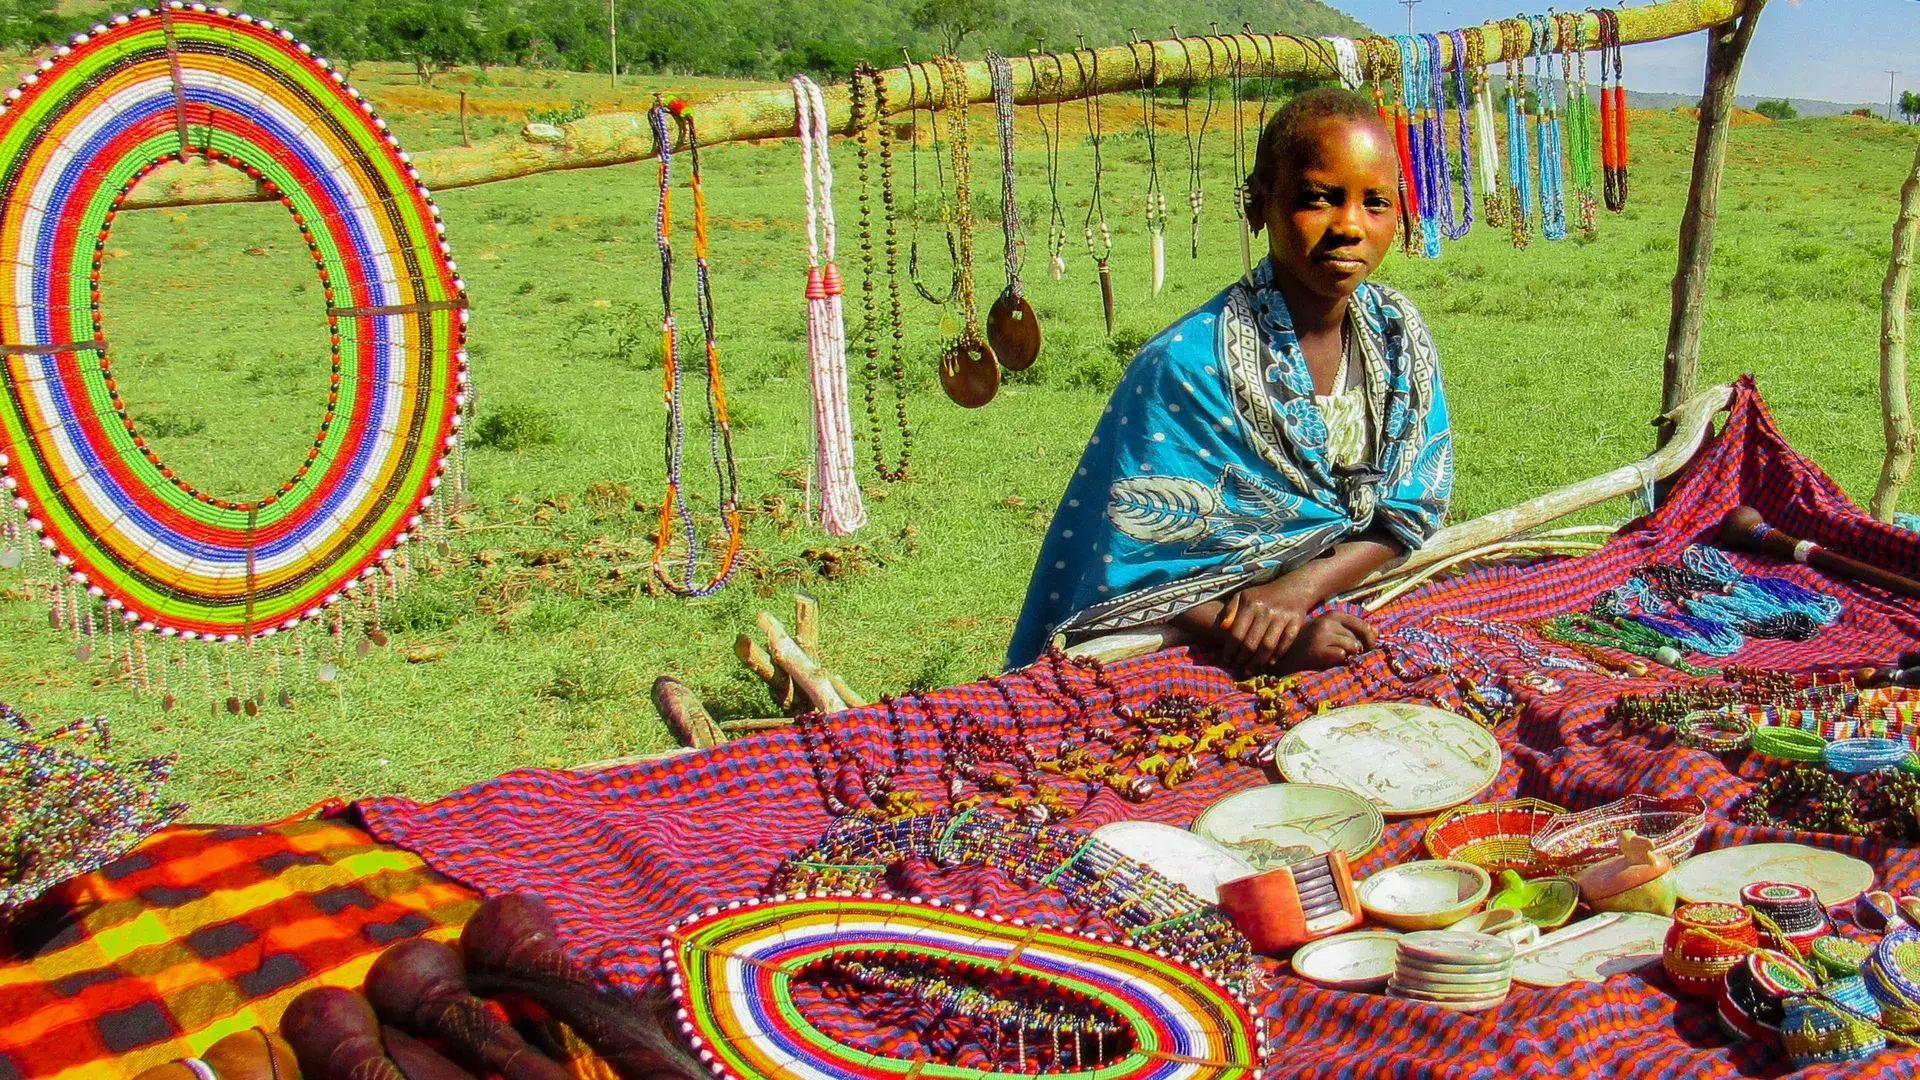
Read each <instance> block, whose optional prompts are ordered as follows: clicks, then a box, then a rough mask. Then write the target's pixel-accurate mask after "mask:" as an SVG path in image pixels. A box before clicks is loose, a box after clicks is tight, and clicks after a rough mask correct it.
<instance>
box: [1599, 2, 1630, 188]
mask: <svg viewBox="0 0 1920 1080" xmlns="http://www.w3.org/2000/svg"><path fill="white" fill-rule="evenodd" d="M1593 14H1594V17H1595V18H1596V19H1598V20H1599V23H1600V170H1601V173H1602V177H1601V180H1602V186H1603V187H1604V189H1605V190H1604V192H1603V194H1604V195H1605V197H1606V201H1607V209H1608V210H1611V211H1613V212H1615V213H1619V212H1620V211H1621V210H1624V209H1626V206H1627V84H1626V83H1625V82H1624V81H1623V80H1622V78H1621V73H1620V69H1621V63H1622V55H1623V50H1622V49H1621V47H1620V16H1619V15H1618V14H1617V13H1615V12H1612V11H1608V10H1606V9H1604V8H1602V9H1599V10H1596V11H1594V13H1593ZM1609 52H1611V53H1612V54H1613V86H1612V87H1611V88H1609V87H1608V86H1607V54H1608V53H1609Z"/></svg>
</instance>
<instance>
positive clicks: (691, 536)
mask: <svg viewBox="0 0 1920 1080" xmlns="http://www.w3.org/2000/svg"><path fill="white" fill-rule="evenodd" d="M670 108H671V111H672V112H673V114H674V116H675V118H676V119H677V120H678V122H679V128H680V134H681V135H683V136H684V137H685V138H686V142H687V147H688V156H689V157H690V158H691V160H692V163H693V254H694V295H695V299H694V303H695V306H696V307H698V308H699V311H700V327H701V330H702V332H703V333H704V336H705V338H706V357H707V437H708V450H709V452H710V454H711V455H712V458H713V471H714V476H715V478H716V479H717V481H718V483H719V490H720V515H721V520H722V522H723V523H724V525H725V528H726V533H727V549H726V552H725V554H723V555H722V556H721V557H720V562H719V565H717V566H716V567H715V568H714V572H713V577H711V578H710V579H708V580H707V581H705V582H699V581H698V580H697V578H698V574H699V565H700V534H699V530H698V529H697V528H696V527H695V525H694V520H693V509H692V508H691V507H690V506H688V505H687V499H686V496H685V493H684V491H683V490H682V487H681V476H680V467H681V462H682V450H683V447H684V445H685V440H686V424H685V421H684V419H683V413H682V411H681V400H680V382H681V379H680V334H679V329H678V327H677V326H676V325H675V324H674V320H673V243H672V230H673V209H672V196H673V145H674V136H673V134H671V133H670V132H668V130H667V115H668V112H669V109H670ZM647 120H648V123H649V124H651V126H652V128H653V138H654V145H655V147H656V148H657V150H658V152H659V157H660V201H659V205H658V208H657V209H656V210H655V212H654V218H653V235H654V243H655V245H656V246H657V247H658V248H659V251H660V304H661V316H660V333H661V337H662V342H663V345H664V348H663V350H662V352H663V355H664V357H665V363H664V364H663V365H662V366H663V367H664V369H665V374H664V380H665V384H666V385H665V387H664V395H665V398H666V404H667V437H666V465H667V497H666V498H665V499H663V500H661V503H660V527H659V529H658V530H657V531H656V532H655V533H654V542H653V573H654V576H655V577H657V578H658V579H659V580H660V582H661V583H662V584H664V585H666V587H667V588H669V589H671V590H673V591H674V592H676V593H678V594H680V595H681V596H689V597H692V596H710V595H712V594H713V593H716V592H718V591H720V588H721V587H722V586H724V585H725V584H726V583H727V579H728V578H730V577H732V576H733V570H734V565H735V562H736V560H737V559H738V558H739V555H740V493H739V478H738V475H737V473H736V468H735V465H734V459H733V432H732V428H731V426H730V425H729V424H728V422H727V395H726V390H725V388H724V387H723V386H722V385H721V381H720V348H719V345H718V344H717V343H716V341H715V335H714V318H713V292H712V289H711V288H710V285H709V277H708V269H707V200H706V191H705V188H704V187H703V186H702V185H701V178H700V149H699V147H700V142H699V137H698V134H697V132H696V130H695V128H694V123H693V117H692V115H691V114H689V113H687V112H686V111H685V105H684V104H683V103H682V102H680V101H679V100H678V99H675V101H674V102H673V104H672V106H671V107H669V106H667V105H663V104H661V103H660V102H658V101H656V102H654V105H653V107H652V108H651V109H649V110H648V111H647ZM675 516H678V517H679V519H680V531H681V534H682V535H683V536H684V537H685V540H686V545H687V553H686V559H685V561H684V562H683V563H682V564H681V568H680V575H679V577H678V578H677V579H676V578H675V577H674V576H673V575H671V574H669V573H667V568H666V565H665V562H666V554H667V545H668V538H669V537H670V536H672V535H673V532H674V530H673V518H674V517H675Z"/></svg>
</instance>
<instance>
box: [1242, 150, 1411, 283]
mask: <svg viewBox="0 0 1920 1080" xmlns="http://www.w3.org/2000/svg"><path fill="white" fill-rule="evenodd" d="M1302 134H1303V135H1304V136H1305V138H1303V139H1302V143H1303V151H1304V152H1303V153H1302V154H1301V155H1300V160H1299V161H1298V162H1297V163H1295V164H1293V165H1283V166H1282V167H1281V168H1280V170H1279V175H1278V176H1277V177H1276V178H1275V183H1274V186H1273V190H1271V191H1269V192H1266V193H1265V194H1266V197H1265V199H1263V200H1262V201H1261V202H1260V203H1259V204H1257V205H1256V206H1255V207H1254V212H1255V217H1254V219H1253V220H1252V222H1251V223H1252V225H1253V227H1254V228H1255V229H1256V230H1257V229H1259V228H1261V227H1263V226H1264V227H1265V228H1266V230H1267V237H1268V239H1267V245H1268V249H1269V250H1270V251H1271V253H1272V255H1273V265H1274V268H1275V269H1276V270H1278V271H1279V272H1280V273H1281V274H1283V275H1285V276H1287V277H1290V278H1292V279H1293V280H1294V281H1296V282H1298V283H1299V284H1300V285H1301V286H1302V287H1303V288H1305V289H1307V290H1308V291H1310V292H1312V293H1314V294H1316V295H1319V296H1324V297H1326V298H1328V299H1330V300H1338V299H1343V298H1345V297H1348V296H1351V295H1353V291H1354V290H1355V289H1357V288H1359V287H1360V283H1361V282H1363V281H1365V280H1366V279H1367V275H1369V274H1371V273H1373V271H1374V269H1375V268H1376V267H1378V266H1379V265H1380V260H1381V259H1384V258H1386V255H1387V250H1388V249H1389V248H1391V247H1392V246H1393V232H1394V228H1395V226H1396V225H1397V224H1398V223H1399V202H1398V200H1399V176H1400V171H1399V170H1400V162H1399V157H1398V156H1397V155H1396V153H1395V151H1394V146H1393V140H1392V138H1391V137H1390V136H1388V135H1387V133H1386V132H1385V131H1384V130H1383V129H1382V128H1381V126H1380V125H1379V124H1377V123H1372V122H1369V121H1367V120H1362V119H1358V118H1354V117H1344V116H1338V117H1328V118H1325V119H1322V120H1317V121H1314V122H1313V125H1312V126H1311V127H1309V128H1308V129H1307V130H1306V131H1305V132H1303V133H1302Z"/></svg>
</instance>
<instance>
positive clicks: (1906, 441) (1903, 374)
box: [1873, 147, 1920, 521]
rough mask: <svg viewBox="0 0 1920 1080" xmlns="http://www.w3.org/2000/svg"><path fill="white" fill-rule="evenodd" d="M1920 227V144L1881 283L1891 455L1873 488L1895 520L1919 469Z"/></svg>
mask: <svg viewBox="0 0 1920 1080" xmlns="http://www.w3.org/2000/svg"><path fill="white" fill-rule="evenodd" d="M1917 228H1920V147H1916V148H1915V149H1914V153H1913V168H1912V170H1910V171H1909V172H1908V173H1907V182H1906V183H1905V184H1902V185H1900V216H1899V217H1898V218H1896V219H1894V222H1893V258H1891V259H1890V260H1888V262H1887V277H1886V280H1885V281H1883V282H1881V284H1880V418H1881V421H1882V423H1883V426H1884V427H1885V429H1886V436H1887V459H1886V461H1884V462H1883V463H1881V466H1880V483H1879V484H1877V485H1876V486H1875V487H1874V489H1873V516H1874V517H1877V518H1879V519H1880V520H1881V521H1892V520H1893V512H1894V511H1895V510H1898V509H1899V508H1900V491H1901V489H1902V488H1904V487H1906V486H1907V476H1908V475H1909V474H1910V473H1912V472H1913V450H1914V442H1915V436H1914V430H1913V405H1912V403H1911V402H1909V401H1908V400H1907V289H1908V286H1909V285H1910V284H1911V283H1912V281H1913V244H1914V234H1915V232H1916V229H1917Z"/></svg>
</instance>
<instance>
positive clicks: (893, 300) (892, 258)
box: [847, 60, 913, 483]
mask: <svg viewBox="0 0 1920 1080" xmlns="http://www.w3.org/2000/svg"><path fill="white" fill-rule="evenodd" d="M847 92H848V94H849V95H850V96H851V99H852V104H853V128H854V131H855V133H856V140H857V143H856V144H857V145H858V147H859V162H860V267H861V280H860V298H861V301H862V303H863V305H864V309H865V318H864V319H863V320H862V322H861V327H860V337H861V341H862V343H863V344H864V345H865V346H866V350H867V368H866V376H867V377H866V391H867V428H868V431H869V433H870V441H871V443H872V447H873V470H874V472H876V473H878V474H879V475H880V479H882V480H885V481H887V482H889V483H892V482H894V481H898V480H905V479H906V478H907V462H908V459H909V458H911V457H912V455H913V430H912V428H911V427H910V426H909V425H908V423H907V363H906V358H905V353H904V350H903V343H904V340H905V338H906V324H905V321H904V320H903V319H902V318H901V313H900V226H899V218H898V215H897V214H896V213H895V207H894V197H893V129H892V127H891V126H889V125H888V123H887V81H886V79H885V78H884V77H882V76H881V74H880V73H879V72H878V71H875V70H874V69H873V67H872V65H870V64H868V63H867V62H866V61H864V60H862V61H860V62H859V63H858V64H855V65H854V68H853V78H852V79H851V80H850V81H849V82H848V84H847ZM876 140H877V141H878V142H879V150H880V212H881V213H882V214H883V215H884V216H885V217H886V228H887V305H888V308H889V312H888V326H887V330H888V332H889V333H891V335H892V338H893V340H892V344H891V345H890V346H888V349H889V352H890V354H891V355H890V359H891V360H892V368H893V412H894V417H895V421H896V423H897V424H898V425H899V428H900V458H899V461H898V463H897V464H895V465H893V466H892V467H891V468H889V467H888V465H887V455H886V451H885V450H884V449H883V448H882V447H881V444H880V433H881V430H880V429H881V427H882V426H883V425H882V424H881V422H880V350H881V344H880V336H881V325H880V297H879V287H878V286H877V285H876V284H875V282H874V276H875V271H876V266H875V264H876V262H877V261H878V260H877V259H876V258H875V257H874V253H873V196H872V190H871V183H870V175H871V174H870V170H869V157H870V155H871V153H872V144H873V143H874V142H875V141H876Z"/></svg>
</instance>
